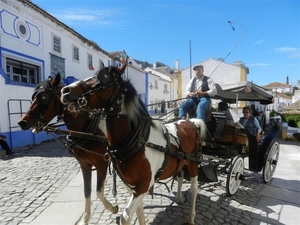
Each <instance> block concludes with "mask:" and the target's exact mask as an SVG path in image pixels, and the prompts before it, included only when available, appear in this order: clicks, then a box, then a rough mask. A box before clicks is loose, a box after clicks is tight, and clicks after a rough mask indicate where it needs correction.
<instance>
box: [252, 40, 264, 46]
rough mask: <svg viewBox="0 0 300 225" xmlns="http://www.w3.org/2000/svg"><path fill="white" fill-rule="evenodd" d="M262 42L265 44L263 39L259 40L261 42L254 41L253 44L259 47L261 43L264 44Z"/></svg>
mask: <svg viewBox="0 0 300 225" xmlns="http://www.w3.org/2000/svg"><path fill="white" fill-rule="evenodd" d="M264 42H266V40H265V39H261V40H258V41H256V42H255V43H254V45H260V44H262V43H264Z"/></svg>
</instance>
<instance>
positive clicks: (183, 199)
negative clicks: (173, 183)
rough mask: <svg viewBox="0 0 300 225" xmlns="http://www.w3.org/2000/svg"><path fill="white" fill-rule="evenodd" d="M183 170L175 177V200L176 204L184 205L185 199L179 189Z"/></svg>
mask: <svg viewBox="0 0 300 225" xmlns="http://www.w3.org/2000/svg"><path fill="white" fill-rule="evenodd" d="M183 173H184V172H183V170H181V171H180V172H179V175H177V193H176V199H177V203H179V204H182V203H185V201H186V197H185V196H184V195H183V194H182V192H181V188H182V182H183Z"/></svg>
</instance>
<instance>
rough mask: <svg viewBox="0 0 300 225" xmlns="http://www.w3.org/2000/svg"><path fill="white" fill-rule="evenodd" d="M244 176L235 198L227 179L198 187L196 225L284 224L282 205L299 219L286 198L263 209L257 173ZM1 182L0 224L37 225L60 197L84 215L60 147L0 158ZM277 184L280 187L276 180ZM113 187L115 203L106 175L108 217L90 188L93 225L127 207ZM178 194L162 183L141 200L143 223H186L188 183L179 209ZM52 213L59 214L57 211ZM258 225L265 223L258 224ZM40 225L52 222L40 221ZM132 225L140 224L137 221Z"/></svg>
mask: <svg viewBox="0 0 300 225" xmlns="http://www.w3.org/2000/svg"><path fill="white" fill-rule="evenodd" d="M285 148H287V147H285ZM281 151H282V149H281ZM293 159H294V160H292V161H291V162H290V163H291V166H292V167H293V168H295V170H296V171H298V175H299V168H300V165H299V163H297V162H299V160H297V158H295V157H294V156H293ZM279 164H280V163H279ZM277 170H278V167H277ZM245 173H246V175H247V178H246V180H245V181H243V182H242V183H241V186H240V188H239V189H238V191H237V193H236V194H235V195H234V196H232V197H227V196H226V188H225V186H226V185H225V182H226V176H225V174H221V175H219V176H218V178H219V181H218V182H214V183H206V184H203V185H199V191H198V193H199V194H198V197H197V204H196V213H197V217H196V220H195V221H196V223H195V224H198V225H199V224H216V225H217V224H251V225H255V224H278V225H279V224H284V223H282V222H280V221H279V218H280V217H281V218H282V215H280V213H281V211H278V210H277V208H278V206H279V205H280V204H282V205H287V206H288V207H292V208H293V210H294V211H295V210H296V211H298V215H299V214H300V211H299V204H296V203H294V202H292V201H293V200H291V201H289V199H285V201H287V202H285V201H283V200H278V199H273V200H272V199H271V200H268V202H270V203H272V204H271V205H268V206H263V205H261V203H260V201H261V200H263V199H264V198H265V196H266V195H263V194H261V193H264V191H263V188H264V186H265V187H267V186H270V185H269V184H266V185H264V184H263V181H262V176H261V173H252V172H250V171H247V170H246V172H245ZM94 175H95V172H93V179H94V177H95V176H94ZM274 180H275V178H274ZM0 181H1V184H0V185H1V187H0V224H1V225H14V224H20V225H29V224H30V225H39V224H41V220H43V216H42V215H43V214H45V213H46V209H47V208H51V207H54V203H55V204H56V205H55V207H56V208H57V207H59V206H60V204H64V203H65V202H67V200H65V199H62V200H61V199H60V200H58V198H61V197H59V196H64V195H70V196H71V198H72V201H80V202H79V211H80V210H81V211H80V213H82V212H83V209H84V201H83V188H82V183H83V181H82V178H81V173H80V167H79V164H78V163H77V161H76V159H75V158H74V157H73V156H72V155H71V154H70V153H69V152H68V151H67V150H66V148H65V147H64V146H63V145H62V144H61V143H59V142H56V141H49V142H45V143H43V144H41V145H36V146H34V147H32V148H27V149H22V150H16V154H15V155H13V156H4V157H3V158H1V159H0ZM277 181H278V182H281V180H280V178H278V179H277ZM76 182H77V183H80V185H81V187H80V188H81V189H80V190H79V189H76V190H77V191H75V186H76V184H75V183H76ZM117 182H118V183H117V187H118V188H117V191H118V194H117V199H114V197H113V195H112V176H110V175H108V179H107V183H106V189H105V192H106V196H108V200H110V201H112V202H114V201H117V203H118V205H119V212H118V214H111V213H110V212H108V211H105V210H104V207H103V206H102V204H101V203H100V201H98V200H96V196H95V195H96V194H95V185H94V184H93V189H92V218H91V220H90V224H91V225H94V224H107V225H108V224H116V217H117V216H118V215H119V214H120V213H121V211H122V210H123V209H124V208H125V205H126V203H127V201H128V199H129V196H128V194H127V192H126V191H125V188H124V186H123V184H122V182H121V181H120V180H119V179H118V180H117ZM165 182H166V184H167V186H168V188H170V189H171V183H172V181H171V180H166V181H165ZM284 182H285V181H284ZM93 183H94V182H93ZM294 183H295V189H296V191H298V194H299V184H300V182H299V180H296V181H294ZM67 188H68V189H67ZM72 188H73V189H72ZM72 190H73V191H72ZM176 191H177V182H174V184H173V188H172V190H171V192H170V193H169V192H168V190H167V188H166V186H165V185H164V184H156V185H155V188H154V196H153V198H152V197H151V196H150V195H147V196H146V197H145V199H144V210H145V217H146V221H147V224H152V225H158V224H163V225H167V224H172V225H178V224H182V223H183V222H186V221H187V215H188V212H189V202H190V191H189V182H186V183H185V184H184V185H183V191H185V194H186V196H187V199H188V201H187V202H186V203H185V204H183V205H178V204H177V203H176V202H175V194H176ZM298 196H299V195H298ZM275 197H276V196H275ZM298 198H299V197H298ZM295 201H297V199H296V200H295ZM298 203H299V202H298ZM263 204H264V203H263ZM76 207H77V206H76ZM56 210H58V211H59V209H56ZM61 210H62V211H61V213H62V214H63V213H64V211H63V210H64V208H63V207H62V209H61ZM70 210H71V209H70ZM70 210H69V211H70ZM280 210H281V209H280ZM66 212H67V211H66ZM69 213H70V215H72V216H73V217H74V218H73V219H74V221H77V220H78V219H79V217H80V216H81V214H80V215H76V213H75V212H74V213H73V214H72V212H69ZM259 221H265V222H264V223H259ZM43 224H49V225H51V224H54V223H52V222H51V221H44V222H43ZM55 224H59V223H55ZM61 224H62V225H65V224H63V223H61ZM73 224H75V223H73ZM132 224H138V222H137V219H136V217H134V220H133V223H132Z"/></svg>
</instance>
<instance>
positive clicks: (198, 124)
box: [190, 118, 206, 140]
mask: <svg viewBox="0 0 300 225" xmlns="http://www.w3.org/2000/svg"><path fill="white" fill-rule="evenodd" d="M190 121H191V122H192V123H194V124H195V126H196V127H198V128H199V130H200V135H201V139H202V140H205V138H206V125H205V123H204V121H203V120H202V119H195V118H193V119H190Z"/></svg>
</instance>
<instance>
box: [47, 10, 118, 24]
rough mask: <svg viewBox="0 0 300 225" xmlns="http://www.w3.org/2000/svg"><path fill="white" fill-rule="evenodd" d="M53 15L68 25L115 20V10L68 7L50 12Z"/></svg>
mask: <svg viewBox="0 0 300 225" xmlns="http://www.w3.org/2000/svg"><path fill="white" fill-rule="evenodd" d="M51 14H52V15H53V16H54V17H56V18H57V19H59V20H60V21H62V22H63V23H65V24H68V25H70V26H72V25H74V24H76V25H81V26H88V25H96V24H97V25H111V24H112V23H114V21H116V20H115V19H114V18H115V16H116V14H117V13H116V11H110V10H93V9H91V10H85V9H68V10H63V11H59V12H57V11H56V12H53V13H51Z"/></svg>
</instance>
